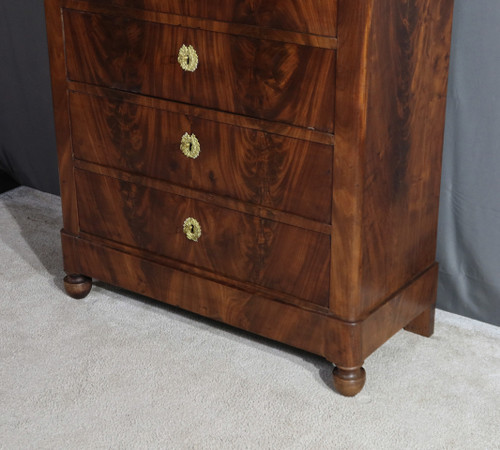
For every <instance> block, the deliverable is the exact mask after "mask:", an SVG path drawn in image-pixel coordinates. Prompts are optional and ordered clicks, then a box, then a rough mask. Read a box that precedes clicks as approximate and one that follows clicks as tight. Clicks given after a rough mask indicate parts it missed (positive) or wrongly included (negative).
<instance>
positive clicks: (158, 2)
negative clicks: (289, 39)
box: [99, 0, 337, 36]
mask: <svg viewBox="0 0 500 450" xmlns="http://www.w3.org/2000/svg"><path fill="white" fill-rule="evenodd" d="M99 3H102V0H99ZM110 3H111V4H113V5H118V6H126V7H133V8H140V9H146V10H151V11H158V12H164V13H170V14H180V15H183V16H190V17H199V18H204V19H214V20H222V21H224V22H233V23H242V24H247V25H257V26H261V27H270V28H276V29H279V30H287V31H298V32H301V33H311V34H319V35H323V36H335V35H336V24H337V1H336V0H274V1H270V0H197V1H186V0H111V1H110Z"/></svg>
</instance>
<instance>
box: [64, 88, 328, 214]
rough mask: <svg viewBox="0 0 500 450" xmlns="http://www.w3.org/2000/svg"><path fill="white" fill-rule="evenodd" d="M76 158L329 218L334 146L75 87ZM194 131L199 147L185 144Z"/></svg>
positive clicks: (73, 116)
mask: <svg viewBox="0 0 500 450" xmlns="http://www.w3.org/2000/svg"><path fill="white" fill-rule="evenodd" d="M70 112H71V122H72V140H73V151H74V154H75V157H76V158H79V159H83V160H86V161H91V162H95V163H98V164H101V165H105V166H110V167H116V168H118V169H122V170H126V171H129V172H132V173H137V174H142V175H146V176H149V177H153V178H158V179H164V180H167V181H170V182H172V183H175V184H179V185H181V186H187V187H191V188H195V189H199V190H203V191H206V192H213V193H216V194H219V195H224V196H229V197H233V198H236V199H240V200H242V201H246V202H251V203H254V204H256V205H263V206H266V207H269V208H273V209H278V210H283V211H287V212H291V213H294V214H297V215H301V216H304V217H309V218H311V219H315V220H318V221H322V222H325V223H328V222H329V221H330V219H331V204H330V201H331V186H332V178H331V177H332V174H331V172H332V169H331V168H332V165H333V163H332V158H333V148H332V147H330V146H325V145H320V144H314V143H310V142H307V141H301V140H296V139H290V138H285V137H282V136H277V135H272V134H268V133H262V132H258V131H256V130H251V129H245V128H241V127H234V126H230V125H224V124H220V123H217V122H213V121H206V120H200V119H198V118H195V117H191V116H187V115H184V114H182V115H181V114H175V113H170V112H169V111H165V110H158V109H153V108H147V107H143V106H140V105H137V104H134V103H130V102H124V101H119V100H111V99H108V98H103V97H94V96H88V95H84V94H80V93H76V92H75V93H71V95H70ZM186 132H187V133H189V134H195V135H196V137H197V139H198V140H199V142H200V144H201V153H200V155H199V156H198V158H196V159H190V158H187V157H186V156H184V155H183V153H182V152H181V150H180V141H181V137H182V136H183V134H184V133H186Z"/></svg>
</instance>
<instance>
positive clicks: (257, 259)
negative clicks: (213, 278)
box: [75, 170, 330, 306]
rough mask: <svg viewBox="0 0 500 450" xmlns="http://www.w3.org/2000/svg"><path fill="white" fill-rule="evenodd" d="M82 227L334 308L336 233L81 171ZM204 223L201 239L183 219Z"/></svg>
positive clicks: (79, 193) (114, 239)
mask: <svg viewBox="0 0 500 450" xmlns="http://www.w3.org/2000/svg"><path fill="white" fill-rule="evenodd" d="M75 176H76V184H77V199H78V212H79V221H80V228H81V230H82V231H83V232H86V233H90V234H93V235H96V236H100V237H103V238H106V239H110V240H113V241H117V242H120V243H123V244H126V245H130V246H133V247H136V248H139V249H143V250H147V251H149V252H152V253H155V254H158V255H164V256H167V257H169V258H171V259H174V260H178V261H182V262H185V263H188V264H191V265H193V266H196V267H199V268H203V269H207V270H210V271H212V272H215V273H218V274H221V275H224V276H228V277H231V278H234V279H236V280H241V281H248V282H251V283H253V284H256V285H260V286H263V287H265V288H269V289H273V290H275V291H280V292H284V293H286V294H289V295H292V296H295V297H297V298H300V299H303V300H305V301H309V302H311V303H315V304H318V305H322V306H327V305H328V293H329V280H330V236H329V235H325V234H321V233H316V232H313V231H308V230H304V229H300V228H297V227H293V226H290V225H285V224H282V223H279V222H275V221H270V220H266V219H261V218H259V217H255V216H251V215H248V214H242V213H238V212H235V211H232V210H229V209H225V208H220V207H215V206H212V205H210V204H208V203H204V202H200V201H196V200H193V199H188V198H184V197H179V196H175V195H171V194H168V193H165V192H161V191H159V190H155V189H151V188H147V187H143V186H138V185H135V184H131V183H128V182H125V181H120V180H117V179H115V178H110V177H106V176H101V175H96V174H93V173H90V172H85V171H81V170H76V171H75ZM188 217H193V218H195V219H196V220H197V221H198V222H199V223H200V225H201V230H202V231H201V237H200V238H199V239H198V242H194V241H191V240H189V239H187V238H186V236H185V234H184V232H183V225H184V221H185V219H186V218H188Z"/></svg>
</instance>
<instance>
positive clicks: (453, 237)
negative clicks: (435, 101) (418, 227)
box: [0, 0, 500, 325]
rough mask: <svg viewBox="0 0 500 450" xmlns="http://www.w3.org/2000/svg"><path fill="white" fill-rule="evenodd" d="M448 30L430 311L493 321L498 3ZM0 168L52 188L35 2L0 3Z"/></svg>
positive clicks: (498, 259)
mask: <svg viewBox="0 0 500 450" xmlns="http://www.w3.org/2000/svg"><path fill="white" fill-rule="evenodd" d="M377 1H382V0H377ZM384 1H387V0H384ZM453 27H454V29H453V42H452V55H451V66H450V78H449V88H448V108H447V122H446V132H445V144H444V159H443V179H442V191H441V207H440V222H439V235H438V260H439V262H440V264H441V266H440V284H439V291H438V307H440V308H443V309H446V310H448V311H452V312H456V313H459V314H462V315H466V316H469V317H472V318H476V319H479V320H482V321H486V322H490V323H495V324H497V325H500V256H499V255H500V144H499V143H500V83H499V79H500V78H499V74H500V1H499V0H475V1H470V0H455V15H454V25H453ZM2 170H3V171H5V172H7V173H9V174H10V175H11V176H12V177H13V178H15V179H16V180H17V181H18V182H20V183H21V184H25V185H28V186H32V187H35V188H37V189H40V190H43V191H47V192H51V193H58V192H59V184H58V180H57V163H56V149H55V136H54V124H53V118H52V104H51V93H50V80H49V66H48V56H47V42H46V37H45V23H44V12H43V2H42V1H41V0H15V1H14V0H0V171H2Z"/></svg>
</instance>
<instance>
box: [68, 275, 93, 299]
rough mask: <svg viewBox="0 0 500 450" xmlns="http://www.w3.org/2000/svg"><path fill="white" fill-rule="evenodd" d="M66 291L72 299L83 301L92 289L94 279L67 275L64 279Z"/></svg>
mask: <svg viewBox="0 0 500 450" xmlns="http://www.w3.org/2000/svg"><path fill="white" fill-rule="evenodd" d="M64 289H65V291H66V293H67V294H68V295H69V296H70V297H73V298H75V299H77V300H81V299H82V298H85V297H86V296H87V295H88V294H89V292H90V290H91V289H92V279H91V278H89V277H86V276H84V275H78V274H69V275H66V276H65V277H64Z"/></svg>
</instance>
